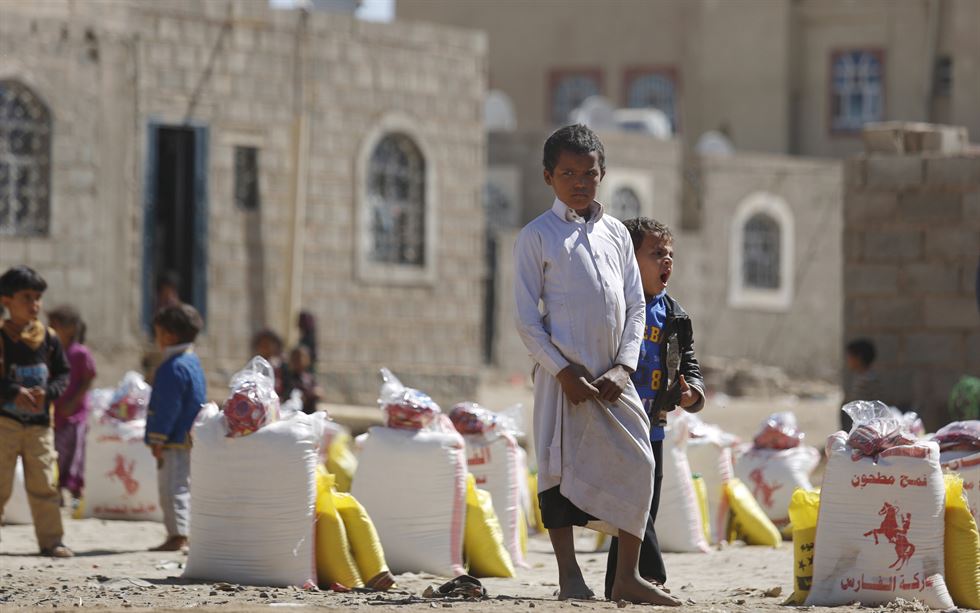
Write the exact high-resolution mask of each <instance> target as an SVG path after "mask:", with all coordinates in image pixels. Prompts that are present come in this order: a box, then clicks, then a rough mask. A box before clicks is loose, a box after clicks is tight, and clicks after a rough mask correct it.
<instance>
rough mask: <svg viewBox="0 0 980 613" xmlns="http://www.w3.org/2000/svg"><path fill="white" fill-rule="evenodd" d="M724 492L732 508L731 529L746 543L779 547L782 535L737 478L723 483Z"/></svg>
mask: <svg viewBox="0 0 980 613" xmlns="http://www.w3.org/2000/svg"><path fill="white" fill-rule="evenodd" d="M724 492H725V497H726V498H727V499H728V504H729V505H730V506H731V509H732V525H731V531H733V532H734V533H735V535H738V536H741V537H743V540H745V543H746V544H747V545H765V546H768V547H779V545H780V544H781V543H782V542H783V537H782V536H781V535H780V534H779V530H778V529H777V528H776V526H775V525H774V524H773V523H772V520H770V519H769V518H768V517H766V513H765V511H763V510H762V507H760V506H759V503H758V502H756V500H755V498H754V497H753V496H752V492H750V491H749V488H747V487H745V484H744V483H742V482H741V481H739V480H738V479H730V480H729V481H728V483H726V484H725V485H724Z"/></svg>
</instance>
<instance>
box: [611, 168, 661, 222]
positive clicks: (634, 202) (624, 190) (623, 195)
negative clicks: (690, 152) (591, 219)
mask: <svg viewBox="0 0 980 613" xmlns="http://www.w3.org/2000/svg"><path fill="white" fill-rule="evenodd" d="M653 184H654V180H653V176H652V175H651V173H650V172H648V171H643V170H638V169H630V168H616V169H610V170H608V171H607V172H606V176H605V177H604V178H603V180H602V183H600V184H599V190H598V192H597V193H596V199H598V200H599V202H601V203H602V204H604V205H605V207H606V213H608V214H610V215H612V216H613V217H615V218H616V219H619V220H620V221H623V220H626V219H629V218H631V217H638V216H644V217H654V218H656V217H657V215H656V213H655V211H654V206H653ZM665 223H667V221H665Z"/></svg>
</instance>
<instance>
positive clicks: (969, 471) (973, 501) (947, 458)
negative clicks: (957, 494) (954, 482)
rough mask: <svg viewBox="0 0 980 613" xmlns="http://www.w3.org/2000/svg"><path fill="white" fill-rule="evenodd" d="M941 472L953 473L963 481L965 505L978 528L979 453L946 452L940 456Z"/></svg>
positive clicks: (979, 503) (979, 502) (979, 521)
mask: <svg viewBox="0 0 980 613" xmlns="http://www.w3.org/2000/svg"><path fill="white" fill-rule="evenodd" d="M940 461H941V462H942V466H943V470H946V471H948V472H951V473H955V474H957V475H959V476H960V478H962V479H963V493H964V494H966V503H967V506H968V507H969V508H970V513H971V514H972V515H973V519H975V520H976V522H977V525H978V526H980V452H977V453H973V454H969V453H968V452H963V451H948V452H946V453H943V454H942V455H941V456H940Z"/></svg>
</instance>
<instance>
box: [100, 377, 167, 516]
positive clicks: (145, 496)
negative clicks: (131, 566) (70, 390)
mask: <svg viewBox="0 0 980 613" xmlns="http://www.w3.org/2000/svg"><path fill="white" fill-rule="evenodd" d="M130 374H136V373H127V375H126V377H130ZM126 377H124V380H125V379H126ZM137 377H139V376H138V375H137ZM140 381H142V377H139V381H137V379H136V378H134V377H130V378H129V382H128V383H123V384H120V386H119V387H118V388H117V389H116V391H115V392H113V396H112V397H111V399H110V401H109V402H105V399H106V394H105V393H104V392H103V391H102V390H95V391H94V392H93V393H92V399H93V402H92V404H91V406H90V407H89V415H88V428H87V430H86V433H85V471H84V472H85V492H84V507H83V515H84V516H85V517H98V518H100V519H133V520H146V521H163V511H162V510H161V509H160V493H159V491H158V489H157V462H156V458H154V457H153V454H152V453H151V452H150V449H149V447H147V446H146V444H145V443H144V442H143V435H144V433H145V431H146V418H145V417H137V418H132V419H128V420H120V419H118V418H117V417H116V415H123V416H125V415H127V413H125V412H123V413H120V412H119V411H120V410H122V409H120V405H119V404H117V402H118V401H119V400H120V399H126V398H129V400H123V403H124V404H126V406H128V407H129V408H130V409H131V408H132V407H133V406H138V405H133V404H131V402H130V401H131V400H132V398H133V396H132V395H131V394H130V392H133V391H134V390H140V389H142V386H140V385H139V382H140ZM143 385H145V383H143ZM120 389H128V390H129V391H128V392H123V393H120V392H119V390H120ZM147 389H148V386H147ZM113 406H115V407H116V409H113V408H112V407H113ZM126 410H129V409H126Z"/></svg>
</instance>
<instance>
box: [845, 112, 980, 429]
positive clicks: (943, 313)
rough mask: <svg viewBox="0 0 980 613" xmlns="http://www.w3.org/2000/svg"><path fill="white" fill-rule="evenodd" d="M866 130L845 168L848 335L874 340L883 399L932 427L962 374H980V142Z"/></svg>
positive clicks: (924, 130) (925, 130)
mask: <svg viewBox="0 0 980 613" xmlns="http://www.w3.org/2000/svg"><path fill="white" fill-rule="evenodd" d="M942 131H947V132H948V128H937V127H936V126H924V127H919V128H917V129H913V130H907V129H904V128H903V129H901V130H900V131H899V132H897V133H896V134H895V136H896V137H897V139H898V141H897V142H898V143H899V146H898V147H896V146H895V142H896V141H895V140H894V139H891V138H889V139H885V140H884V147H883V146H882V142H881V140H880V139H875V140H870V139H869V151H868V153H866V154H863V155H860V156H855V157H853V158H851V159H849V160H848V161H847V163H846V167H845V176H846V187H845V198H844V335H845V338H847V339H853V338H856V337H866V338H870V339H871V340H872V341H874V343H875V345H876V346H877V352H878V358H877V360H876V362H875V367H876V370H877V371H878V376H879V378H880V385H881V389H882V394H883V395H884V396H885V397H884V398H882V400H884V401H886V402H889V403H891V404H896V405H899V406H901V407H905V408H908V409H914V410H916V411H918V412H919V413H920V414H921V415H923V417H924V419H925V421H926V425H927V426H928V427H930V428H936V427H938V426H940V425H943V424H945V423H946V421H947V420H948V418H947V414H946V403H947V399H948V398H949V392H950V389H951V388H952V386H953V384H954V383H955V382H956V380H957V379H959V377H960V376H962V375H966V374H971V375H974V376H976V375H977V374H980V314H978V312H977V307H978V305H977V292H978V289H977V287H976V283H977V276H976V275H977V274H978V272H977V259H978V258H980V149H978V148H976V147H974V148H969V147H966V148H963V147H956V146H952V147H949V146H940V145H937V144H935V141H934V142H933V143H932V144H928V143H927V144H925V145H921V144H917V145H913V146H905V145H904V144H903V141H904V142H905V143H908V142H911V141H912V140H913V138H914V137H915V136H916V135H917V134H933V135H935V134H939V133H941V132H942Z"/></svg>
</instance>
